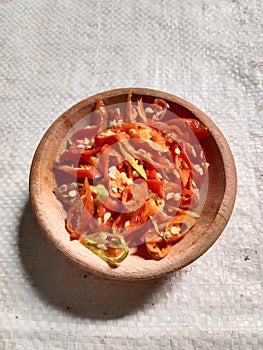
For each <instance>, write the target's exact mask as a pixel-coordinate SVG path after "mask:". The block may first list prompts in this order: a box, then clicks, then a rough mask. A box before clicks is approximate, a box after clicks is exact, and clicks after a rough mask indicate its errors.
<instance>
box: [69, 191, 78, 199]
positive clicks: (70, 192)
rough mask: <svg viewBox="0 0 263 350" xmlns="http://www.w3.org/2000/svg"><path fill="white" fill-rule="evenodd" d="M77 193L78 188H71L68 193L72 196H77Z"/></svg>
mask: <svg viewBox="0 0 263 350" xmlns="http://www.w3.org/2000/svg"><path fill="white" fill-rule="evenodd" d="M77 194H78V191H77V190H71V191H69V193H68V195H69V196H70V197H71V198H74V197H76V195H77Z"/></svg>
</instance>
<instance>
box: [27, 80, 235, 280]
mask: <svg viewBox="0 0 263 350" xmlns="http://www.w3.org/2000/svg"><path fill="white" fill-rule="evenodd" d="M129 91H131V92H132V94H135V95H141V96H151V97H156V98H157V97H159V98H163V99H165V100H166V101H168V103H169V102H172V103H175V104H177V105H180V106H182V107H184V108H186V109H187V110H189V111H190V112H191V113H192V114H193V115H194V116H195V117H196V118H197V119H199V120H200V121H201V122H203V123H204V124H205V125H206V126H207V127H208V128H209V130H210V132H211V135H212V137H213V139H214V141H215V143H216V144H217V146H218V149H219V150H220V154H221V157H222V162H223V166H224V175H225V193H224V195H223V199H222V202H221V204H220V207H219V210H218V212H217V214H216V217H215V219H214V221H213V225H212V226H213V227H211V228H210V229H211V233H213V234H211V235H210V236H208V239H207V241H206V244H205V245H204V244H203V242H202V241H197V242H196V244H195V246H194V247H193V250H192V254H191V256H186V258H185V259H182V260H181V261H179V262H177V263H176V264H175V265H173V264H170V265H168V266H165V268H162V269H160V268H158V266H157V268H156V270H155V271H145V272H143V273H141V272H138V271H137V270H136V269H135V271H134V272H133V271H130V272H128V273H126V272H125V270H123V271H122V272H121V273H120V274H119V273H116V272H114V271H115V270H112V269H107V268H105V269H103V268H100V269H98V268H97V266H96V265H91V264H87V263H86V262H85V261H82V260H81V259H80V257H79V256H77V255H76V254H75V253H74V247H73V245H72V249H69V247H68V246H67V245H66V244H64V243H63V242H62V243H61V242H60V243H58V241H57V240H56V239H55V238H54V237H53V234H52V232H51V229H50V227H49V225H48V224H47V222H46V220H45V207H44V206H43V204H42V203H41V200H40V196H41V190H40V188H41V185H42V181H43V179H41V176H40V175H39V167H40V164H39V162H40V156H41V154H42V152H43V150H45V146H46V144H47V142H48V140H50V137H51V136H52V134H53V129H56V127H57V126H58V125H60V124H61V123H64V122H65V121H67V120H68V118H69V117H70V116H73V115H74V114H75V113H76V112H78V111H80V110H81V109H83V108H86V107H87V106H91V105H94V103H95V102H96V100H98V99H107V98H114V97H116V96H120V95H126V94H128V92H129ZM73 125H74V124H72V126H73ZM236 192H237V174H236V167H235V162H234V158H233V155H232V152H231V149H230V147H229V145H228V143H227V141H226V139H225V137H224V135H223V134H222V132H221V131H220V129H219V128H218V127H217V125H216V124H215V123H214V122H213V121H212V120H211V119H210V118H209V117H208V116H207V115H206V114H205V113H204V112H203V111H201V110H200V109H199V108H197V107H196V106H195V105H193V104H192V103H190V102H189V101H186V100H185V99H182V98H181V97H178V96H176V95H173V94H171V93H167V92H163V91H160V90H156V89H149V88H141V87H126V88H118V89H112V90H107V91H104V92H100V93H97V94H95V95H92V96H90V97H88V98H85V99H83V100H81V101H79V102H77V103H76V104H75V105H73V106H72V107H70V108H69V109H68V110H66V111H65V112H63V113H62V114H61V115H60V116H59V117H58V118H57V119H56V120H55V121H54V122H53V123H52V124H51V125H50V127H49V128H48V130H47V131H46V132H45V134H44V135H43V137H42V139H41V141H40V142H39V145H38V146H37V149H36V151H35V154H34V157H33V160H32V164H31V169H30V176H29V194H30V200H31V205H32V209H33V212H34V214H35V216H36V218H37V221H38V223H39V225H40V228H41V231H42V232H43V233H44V235H45V236H46V238H47V239H48V241H49V242H51V243H52V245H53V246H55V247H56V249H57V250H58V251H59V252H60V253H62V254H63V255H66V256H67V257H68V258H70V260H72V261H73V262H75V263H77V264H78V265H79V266H80V267H82V268H84V269H85V270H88V271H90V272H92V273H94V274H97V275H100V276H104V277H107V278H111V279H119V280H138V279H151V278H158V277H161V276H163V275H166V274H167V273H171V272H174V271H177V270H180V269H182V268H183V267H185V266H187V265H189V264H191V263H192V262H193V261H195V260H196V259H198V258H199V257H200V256H201V255H203V254H204V253H205V252H206V251H207V250H208V249H209V248H210V247H211V246H212V245H213V244H214V243H215V241H216V240H217V239H218V238H219V237H220V235H221V233H222V232H223V230H224V228H225V226H226V225H227V222H228V221H229V219H230V216H231V213H232V211H233V208H234V203H235V199H236ZM91 254H93V253H91ZM188 255H189V254H188ZM105 265H107V264H105Z"/></svg>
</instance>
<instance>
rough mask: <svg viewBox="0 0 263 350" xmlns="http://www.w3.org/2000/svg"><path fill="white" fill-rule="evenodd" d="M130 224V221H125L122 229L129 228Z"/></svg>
mask: <svg viewBox="0 0 263 350" xmlns="http://www.w3.org/2000/svg"><path fill="white" fill-rule="evenodd" d="M130 224H131V222H130V220H127V221H126V222H125V224H124V227H125V228H127V227H129V226H130Z"/></svg>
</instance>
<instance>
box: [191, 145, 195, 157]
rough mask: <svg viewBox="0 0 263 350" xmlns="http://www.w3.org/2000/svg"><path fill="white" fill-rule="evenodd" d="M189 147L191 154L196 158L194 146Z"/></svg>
mask: <svg viewBox="0 0 263 350" xmlns="http://www.w3.org/2000/svg"><path fill="white" fill-rule="evenodd" d="M190 148H191V153H192V155H193V156H194V157H195V158H196V152H195V149H194V146H192V145H191V146H190Z"/></svg>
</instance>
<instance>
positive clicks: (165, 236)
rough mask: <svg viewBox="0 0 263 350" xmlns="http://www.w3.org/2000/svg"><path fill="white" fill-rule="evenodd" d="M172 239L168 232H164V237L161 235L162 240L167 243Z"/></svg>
mask: <svg viewBox="0 0 263 350" xmlns="http://www.w3.org/2000/svg"><path fill="white" fill-rule="evenodd" d="M171 237H172V235H171V233H170V232H165V233H164V235H163V238H164V239H165V240H166V241H168V240H169V239H170V238H171Z"/></svg>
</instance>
